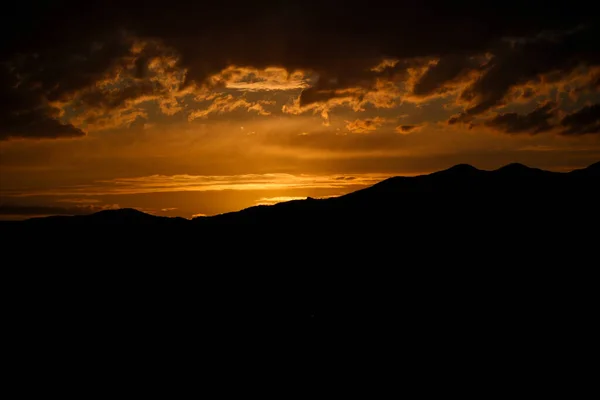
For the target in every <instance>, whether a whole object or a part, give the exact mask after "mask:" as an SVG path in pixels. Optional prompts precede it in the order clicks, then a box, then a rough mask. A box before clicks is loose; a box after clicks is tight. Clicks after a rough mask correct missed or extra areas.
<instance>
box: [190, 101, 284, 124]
mask: <svg viewBox="0 0 600 400" xmlns="http://www.w3.org/2000/svg"><path fill="white" fill-rule="evenodd" d="M269 104H272V102H271V101H266V100H259V101H256V102H250V101H248V100H246V99H245V98H242V97H234V96H233V95H231V94H228V95H224V96H219V97H216V98H215V99H214V100H213V101H212V103H211V104H210V105H209V106H208V107H207V108H205V109H198V110H193V111H191V112H190V113H189V114H188V121H193V120H195V119H197V118H206V117H208V116H209V115H210V114H222V113H226V112H231V111H233V110H236V109H238V108H242V109H246V110H247V111H255V112H256V113H258V115H271V113H270V112H269V111H267V110H265V109H264V105H269Z"/></svg>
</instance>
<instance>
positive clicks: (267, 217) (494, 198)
mask: <svg viewBox="0 0 600 400" xmlns="http://www.w3.org/2000/svg"><path fill="white" fill-rule="evenodd" d="M599 183H600V162H597V163H595V164H593V165H590V166H589V167H587V168H584V169H579V170H574V171H571V172H568V173H560V172H550V171H544V170H541V169H537V168H530V167H527V166H525V165H523V164H517V163H514V164H509V165H506V166H504V167H501V168H499V169H497V170H494V171H484V170H479V169H477V168H475V167H473V166H471V165H468V164H459V165H455V166H453V167H451V168H448V169H446V170H443V171H439V172H435V173H432V174H429V175H422V176H416V177H393V178H389V179H386V180H384V181H382V182H379V183H377V184H375V185H373V186H372V187H369V188H366V189H362V190H359V191H356V192H353V193H349V194H347V195H344V196H340V197H337V198H328V199H313V198H307V199H306V200H293V201H288V202H283V203H278V204H275V205H271V206H266V205H260V206H254V207H250V208H247V209H244V210H241V211H237V212H230V213H225V214H220V215H215V216H210V217H196V218H194V219H193V220H192V221H188V220H186V219H184V218H169V217H159V216H154V215H150V214H146V213H143V212H141V211H138V210H135V209H119V210H104V211H100V212H97V213H95V214H91V215H78V216H72V217H68V216H56V217H43V218H32V219H29V220H26V221H22V222H20V223H19V224H21V225H28V226H35V227H36V228H40V227H45V226H53V227H60V226H63V225H69V224H76V225H83V226H85V225H90V226H91V225H104V224H108V225H115V224H119V225H131V226H135V225H144V226H146V227H147V226H149V225H160V226H165V225H168V226H173V227H181V226H184V225H185V226H186V228H187V227H189V226H194V227H195V228H196V229H200V228H204V227H210V228H212V229H218V228H219V227H221V226H223V225H224V226H230V225H231V224H236V225H244V224H254V225H255V226H254V227H256V225H257V224H258V225H265V224H279V225H281V224H286V223H288V222H294V223H296V224H298V223H299V224H303V225H306V224H311V225H313V226H314V224H325V223H332V222H336V223H341V224H344V223H352V224H356V223H358V222H361V223H386V222H391V220H390V219H393V218H397V217H401V218H402V219H403V221H405V222H406V221H407V219H410V218H411V217H412V216H416V217H417V218H425V219H428V218H429V217H430V216H432V215H435V216H436V217H440V216H443V215H442V214H443V213H452V210H454V211H455V212H457V211H461V212H464V211H469V210H470V211H471V212H474V211H476V210H479V209H480V208H481V207H484V206H494V207H496V208H495V209H494V210H489V211H490V212H493V213H499V214H501V215H502V214H503V213H505V212H506V211H511V212H515V211H518V213H519V214H521V213H522V211H523V210H526V211H527V212H528V213H533V214H539V213H540V212H546V211H548V210H549V209H550V208H551V205H552V204H555V203H559V204H563V205H562V206H561V208H565V207H567V206H568V205H569V204H572V203H574V202H576V203H578V204H593V203H594V201H595V200H597V199H598V197H597V196H598V195H599V193H600V189H599V187H598V186H599V185H598V184H599ZM534 200H535V201H539V204H537V205H536V207H529V206H528V205H527V204H526V203H527V202H528V201H529V202H531V201H534ZM578 208H579V207H578ZM572 211H575V210H572ZM560 212H561V210H560V209H555V210H554V211H553V213H554V214H560ZM417 214H420V215H417ZM446 216H447V217H451V215H450V214H447V215H446ZM381 217H385V220H373V219H374V218H381ZM463 217H467V215H463Z"/></svg>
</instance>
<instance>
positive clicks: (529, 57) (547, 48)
mask: <svg viewBox="0 0 600 400" xmlns="http://www.w3.org/2000/svg"><path fill="white" fill-rule="evenodd" d="M598 33H599V32H598V29H597V27H596V26H587V27H580V28H577V29H572V30H568V31H561V32H550V33H548V32H540V33H538V34H537V35H535V36H531V37H519V38H516V39H512V40H506V41H504V42H502V43H501V44H499V45H498V46H497V47H496V48H495V49H493V50H492V53H493V55H492V57H491V58H490V60H489V62H488V63H487V65H486V66H485V67H484V71H483V73H482V74H481V76H480V77H479V78H478V79H477V80H475V81H474V82H473V83H472V84H471V85H470V86H469V87H467V88H466V89H465V90H464V91H463V92H462V93H461V94H460V99H459V100H460V102H462V103H463V104H465V110H464V112H462V113H461V114H460V115H459V116H456V117H454V118H453V119H451V121H450V122H451V123H456V122H469V121H470V120H471V119H472V117H474V116H477V115H479V114H482V113H484V112H486V111H488V110H490V109H492V108H494V107H497V106H501V105H504V100H505V97H506V96H507V95H508V94H509V93H510V91H511V89H513V88H514V87H517V86H522V85H526V84H528V83H532V84H534V85H535V84H539V83H541V82H543V80H544V77H546V79H548V77H550V76H551V77H552V80H554V81H558V80H560V79H563V78H565V77H567V76H569V75H570V74H571V73H572V72H573V71H574V70H576V69H577V68H578V67H581V66H587V67H594V66H597V65H598V64H600V55H599V54H598V51H597V45H596V42H595V40H594V39H593V37H595V36H596V35H597V34H598Z"/></svg>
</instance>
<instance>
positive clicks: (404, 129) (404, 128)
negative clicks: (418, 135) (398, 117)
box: [395, 125, 422, 135]
mask: <svg viewBox="0 0 600 400" xmlns="http://www.w3.org/2000/svg"><path fill="white" fill-rule="evenodd" d="M421 128H422V126H421V125H400V126H397V127H396V129H395V130H396V132H398V133H400V134H402V135H407V134H409V133H411V132H416V131H418V130H420V129H421Z"/></svg>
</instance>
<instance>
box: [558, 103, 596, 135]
mask: <svg viewBox="0 0 600 400" xmlns="http://www.w3.org/2000/svg"><path fill="white" fill-rule="evenodd" d="M560 124H561V126H562V127H563V128H564V131H563V132H562V134H563V135H585V134H598V133H600V104H594V105H591V106H586V107H583V108H582V109H580V110H578V111H576V112H574V113H572V114H569V115H567V116H565V117H564V118H563V119H562V121H561V123H560Z"/></svg>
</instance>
